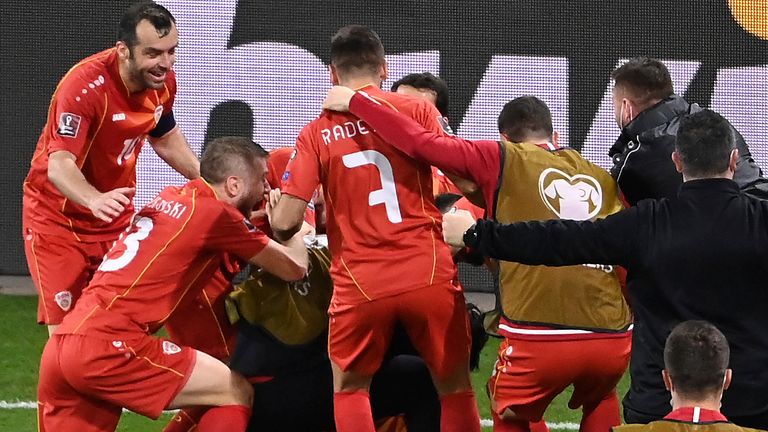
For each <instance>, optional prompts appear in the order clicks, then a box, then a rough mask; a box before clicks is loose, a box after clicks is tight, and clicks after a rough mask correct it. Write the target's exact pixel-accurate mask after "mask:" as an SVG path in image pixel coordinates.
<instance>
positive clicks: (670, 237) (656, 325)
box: [465, 179, 768, 428]
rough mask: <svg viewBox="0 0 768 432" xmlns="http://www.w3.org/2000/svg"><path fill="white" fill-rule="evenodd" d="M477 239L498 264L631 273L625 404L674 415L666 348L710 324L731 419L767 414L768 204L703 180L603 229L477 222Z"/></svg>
mask: <svg viewBox="0 0 768 432" xmlns="http://www.w3.org/2000/svg"><path fill="white" fill-rule="evenodd" d="M475 232H476V237H474V238H472V236H469V235H467V236H465V237H466V238H467V242H468V243H470V244H469V245H470V246H471V243H475V245H474V247H476V248H477V250H478V251H479V252H480V253H483V254H485V255H488V256H490V257H493V258H498V259H503V260H508V261H517V262H521V263H524V264H528V265H536V264H544V265H554V266H559V265H574V264H583V263H591V264H620V265H622V266H624V267H625V268H626V269H627V272H628V274H627V291H628V292H629V296H630V300H631V303H632V307H633V310H634V313H635V328H634V334H633V338H632V361H631V366H630V373H631V378H632V383H631V387H630V390H629V392H628V393H627V395H626V397H625V398H624V404H625V406H627V407H629V408H631V409H632V410H635V411H637V412H640V413H644V414H647V415H649V416H655V417H658V418H661V417H663V416H664V415H666V414H667V413H668V412H669V411H670V405H669V399H670V395H669V393H668V392H667V391H666V390H665V389H664V384H663V382H662V378H661V369H662V367H663V348H664V342H665V340H666V337H667V335H668V334H669V332H670V331H671V329H672V328H673V327H674V326H675V325H676V324H678V323H680V322H682V321H685V320H689V319H703V320H707V321H709V322H711V323H713V324H714V325H715V326H717V327H718V328H719V329H720V330H721V331H722V332H723V334H725V336H726V337H727V339H728V342H729V343H730V347H731V368H732V369H733V383H732V384H731V387H730V389H729V390H727V391H726V392H725V395H724V398H723V409H722V411H723V413H724V414H725V415H726V416H728V417H732V416H733V417H743V416H751V415H754V414H758V413H764V412H767V411H768V391H767V390H768V202H766V201H762V200H758V199H754V198H752V197H749V196H747V195H745V194H743V193H742V192H740V191H739V188H738V186H737V185H736V183H735V182H733V181H731V180H726V179H706V180H695V181H689V182H686V183H685V184H683V185H682V186H681V187H680V191H679V194H678V197H676V198H673V199H662V200H660V201H654V200H645V201H641V202H640V203H638V205H637V206H636V207H632V208H629V209H626V210H623V211H621V212H619V213H616V214H614V215H612V216H609V217H607V218H606V219H602V220H598V221H595V222H590V221H585V222H577V221H568V220H552V221H546V222H523V223H517V224H511V225H500V224H498V223H495V222H492V221H479V222H478V224H477V226H476V228H475ZM766 427H768V425H763V427H762V428H766Z"/></svg>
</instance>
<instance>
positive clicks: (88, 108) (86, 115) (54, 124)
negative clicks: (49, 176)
mask: <svg viewBox="0 0 768 432" xmlns="http://www.w3.org/2000/svg"><path fill="white" fill-rule="evenodd" d="M88 84H89V83H87V82H84V81H83V79H82V78H80V76H79V74H70V75H67V76H66V77H64V79H63V80H62V81H61V83H59V87H58V88H57V89H56V92H55V93H54V95H53V98H52V99H51V107H50V110H51V112H50V113H49V116H48V123H47V124H46V126H45V127H46V128H47V130H46V131H45V132H44V133H46V134H48V135H49V138H50V139H49V144H48V154H51V153H54V152H57V151H62V150H64V151H68V152H70V153H72V154H73V155H75V157H76V158H77V159H78V160H81V159H82V158H83V157H84V156H85V152H86V143H87V142H88V137H89V136H90V135H91V134H90V133H89V131H90V129H91V128H92V127H93V128H96V127H98V126H99V124H100V123H101V121H102V119H101V118H100V117H103V115H104V110H105V102H104V98H105V96H104V93H103V92H101V91H96V90H92V89H90V88H89V85H88Z"/></svg>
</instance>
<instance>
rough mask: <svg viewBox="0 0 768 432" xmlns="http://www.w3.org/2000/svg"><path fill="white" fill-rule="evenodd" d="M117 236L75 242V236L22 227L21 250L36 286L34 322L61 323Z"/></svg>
mask: <svg viewBox="0 0 768 432" xmlns="http://www.w3.org/2000/svg"><path fill="white" fill-rule="evenodd" d="M115 240H117V237H115V238H114V239H111V240H105V241H95V242H78V241H77V240H75V239H74V238H67V237H61V236H56V235H50V234H40V233H37V232H34V231H32V230H31V229H24V251H25V252H26V255H27V266H28V267H29V273H30V275H31V276H32V281H33V282H34V283H35V286H36V287H37V292H38V294H39V300H38V302H37V322H38V323H40V324H48V325H56V324H61V320H62V319H63V318H64V315H66V314H67V312H69V311H70V310H72V307H73V306H74V304H75V302H76V301H77V299H78V298H80V293H81V292H82V291H83V288H85V287H86V286H87V285H88V282H89V281H90V280H91V278H92V277H93V273H94V272H95V271H96V269H97V268H98V267H99V265H100V264H101V260H102V259H103V258H104V255H105V254H106V253H107V251H109V249H110V248H111V247H112V244H113V243H114V242H115Z"/></svg>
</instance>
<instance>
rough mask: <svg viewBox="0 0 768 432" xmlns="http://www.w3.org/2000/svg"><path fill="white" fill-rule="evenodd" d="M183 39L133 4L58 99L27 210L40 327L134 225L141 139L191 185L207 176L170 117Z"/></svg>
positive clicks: (150, 7) (53, 319)
mask: <svg viewBox="0 0 768 432" xmlns="http://www.w3.org/2000/svg"><path fill="white" fill-rule="evenodd" d="M178 41H179V34H178V31H177V29H176V20H175V19H174V18H173V15H171V13H170V12H169V11H168V10H167V9H165V8H164V7H163V6H161V5H159V4H156V3H153V2H139V3H136V4H134V5H132V6H131V7H130V8H128V10H127V11H126V12H125V14H124V15H123V17H122V19H121V20H120V28H119V34H118V41H117V43H116V45H115V47H114V48H110V49H108V50H105V51H102V52H100V53H98V54H94V55H92V56H90V57H88V58H86V59H85V60H83V61H81V62H80V63H78V64H77V65H75V66H74V67H72V69H70V70H69V72H67V74H66V75H65V76H64V78H62V80H61V82H60V83H59V85H58V86H57V88H56V91H55V92H54V94H53V96H52V98H51V105H50V109H49V111H48V120H47V122H46V125H45V127H44V128H43V132H42V133H41V134H40V139H39V141H38V143H37V148H36V149H35V154H34V156H33V157H32V163H31V167H30V170H29V174H28V175H27V178H26V180H25V181H24V206H23V228H24V229H23V231H24V248H25V252H26V256H27V264H28V266H29V271H30V274H31V276H32V280H33V281H34V283H35V286H36V287H37V289H38V292H39V302H38V314H37V321H38V323H40V324H47V325H48V329H49V333H52V332H53V330H54V329H55V328H56V326H57V325H58V324H59V323H60V322H61V320H62V318H63V317H64V315H66V314H67V312H68V311H70V310H71V309H72V307H73V306H74V304H75V303H76V302H77V300H78V298H79V297H80V293H81V291H82V289H83V288H84V287H85V286H86V285H87V284H88V281H89V280H90V279H91V277H92V276H93V273H94V271H95V270H96V267H98V266H99V263H100V262H101V258H102V257H103V256H104V254H105V253H106V252H107V251H108V250H109V248H110V247H111V246H112V243H114V242H115V240H117V238H118V236H119V235H120V233H122V232H123V231H124V230H125V229H126V228H127V227H128V225H130V221H131V217H132V216H133V213H134V209H133V203H132V198H133V195H134V193H135V191H136V160H137V158H138V155H139V151H140V150H141V147H142V146H143V145H144V142H145V141H148V142H149V143H150V145H152V148H153V149H154V150H155V152H157V154H158V156H160V157H161V158H162V159H163V160H165V161H166V162H167V163H168V164H169V165H170V166H171V167H172V168H173V169H175V170H176V171H178V172H179V173H181V174H182V175H184V176H185V177H187V178H188V179H193V178H196V177H198V176H199V175H200V173H199V166H200V164H199V162H198V160H197V156H195V154H194V153H193V152H192V150H191V149H190V148H189V145H188V144H187V140H186V139H185V138H184V135H183V134H182V132H181V130H180V129H179V128H178V127H177V125H176V120H175V119H174V116H173V102H174V99H175V97H176V76H175V74H174V72H173V69H172V67H173V64H174V62H175V61H176V47H177V45H178Z"/></svg>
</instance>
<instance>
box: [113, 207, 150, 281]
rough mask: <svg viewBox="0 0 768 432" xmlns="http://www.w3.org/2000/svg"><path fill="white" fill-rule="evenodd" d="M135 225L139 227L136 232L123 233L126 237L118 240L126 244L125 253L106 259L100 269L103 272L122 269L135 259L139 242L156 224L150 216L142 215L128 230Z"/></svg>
mask: <svg viewBox="0 0 768 432" xmlns="http://www.w3.org/2000/svg"><path fill="white" fill-rule="evenodd" d="M134 226H135V227H136V228H137V230H136V231H135V232H132V233H130V234H128V235H125V233H123V236H125V237H124V238H122V239H121V240H118V242H119V241H122V242H123V244H124V245H125V250H124V251H123V253H122V254H120V255H119V256H118V257H116V258H109V259H105V260H104V261H103V262H102V263H101V265H100V266H99V270H101V271H103V272H110V271H115V270H120V269H121V268H123V267H125V266H127V265H128V264H129V263H130V262H131V261H133V259H134V258H135V257H136V254H137V253H138V252H139V242H140V241H142V240H144V239H145V238H147V236H149V232H150V231H152V228H154V227H155V224H154V222H152V219H150V218H147V217H140V218H138V220H136V223H135V225H131V226H130V227H128V230H127V231H131V230H133V229H134ZM107 255H109V254H107Z"/></svg>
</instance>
